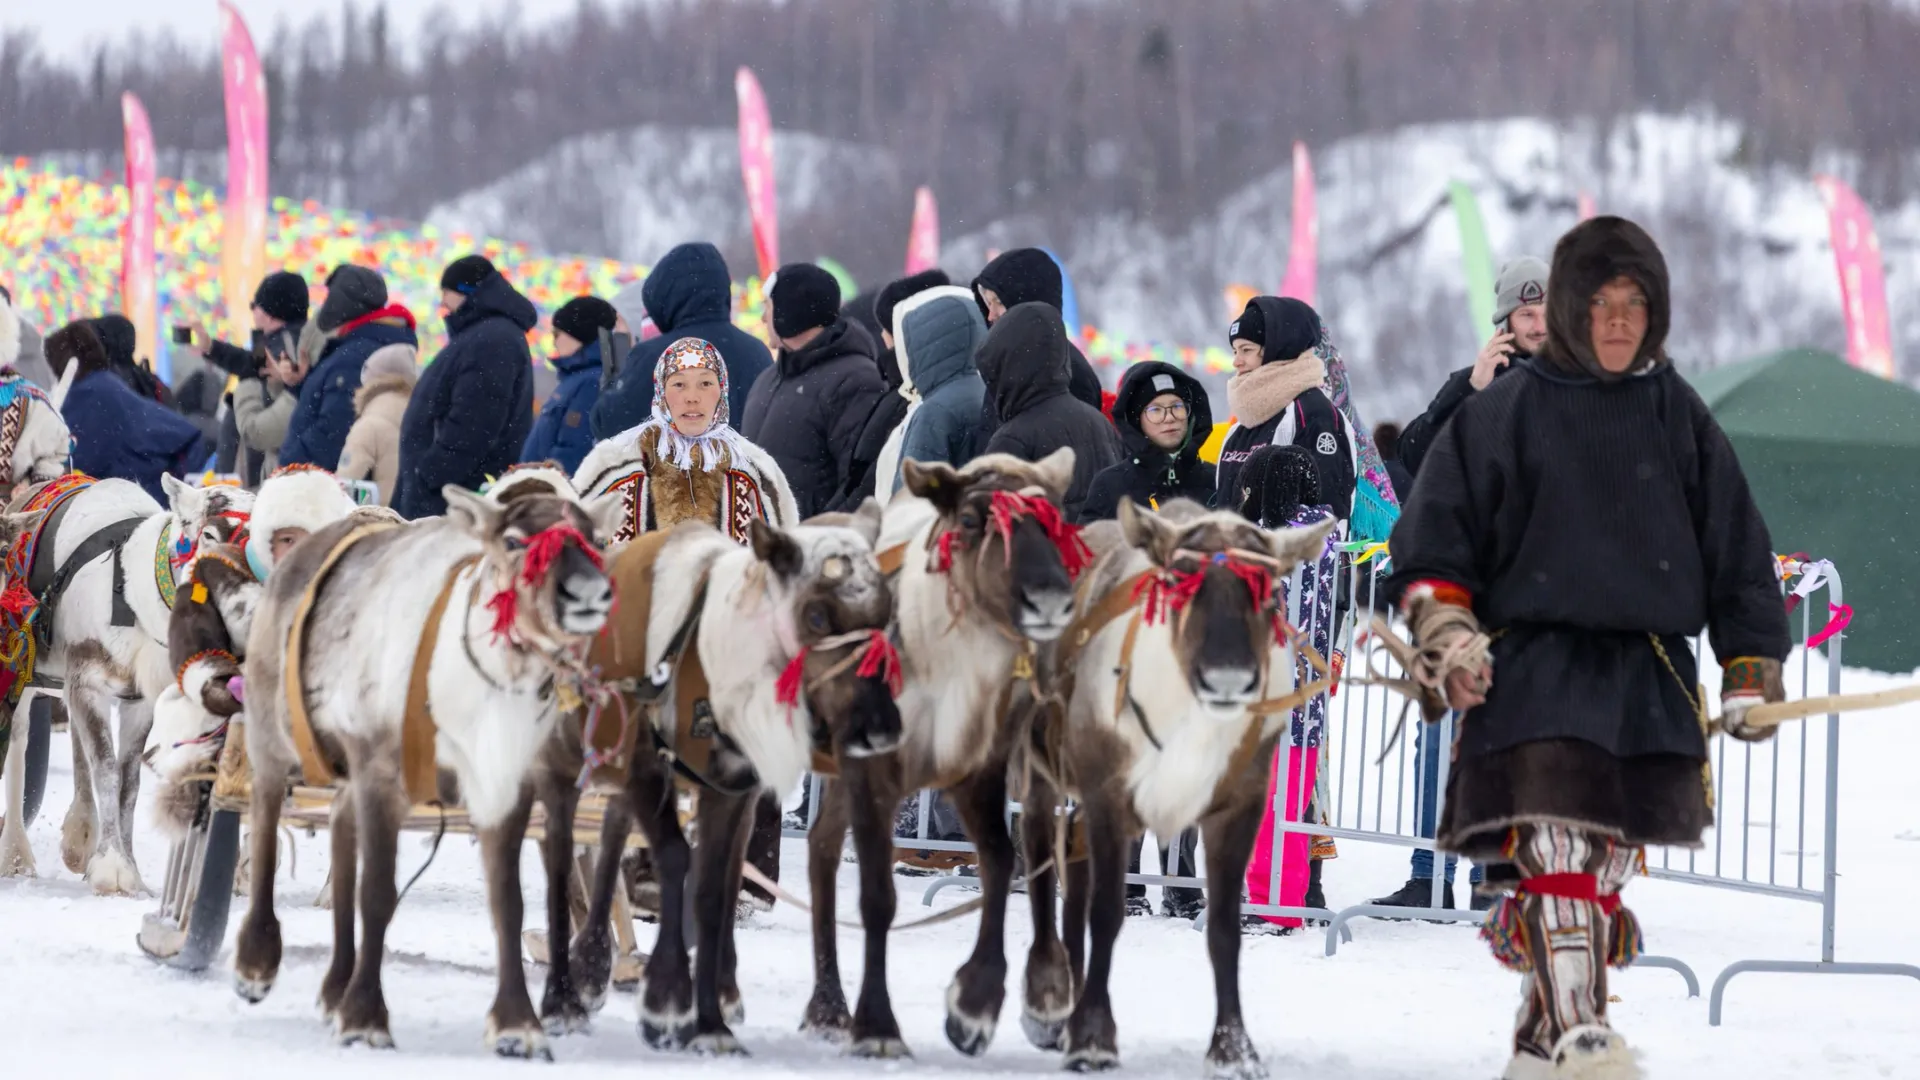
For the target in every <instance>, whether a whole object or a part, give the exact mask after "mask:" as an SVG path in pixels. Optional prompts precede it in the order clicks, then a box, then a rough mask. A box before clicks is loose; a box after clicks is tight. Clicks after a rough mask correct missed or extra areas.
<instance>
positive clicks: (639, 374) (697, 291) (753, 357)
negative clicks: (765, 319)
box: [593, 243, 773, 439]
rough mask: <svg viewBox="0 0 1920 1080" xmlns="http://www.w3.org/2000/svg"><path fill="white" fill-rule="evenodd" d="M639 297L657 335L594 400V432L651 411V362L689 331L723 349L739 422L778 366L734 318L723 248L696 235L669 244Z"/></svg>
mask: <svg viewBox="0 0 1920 1080" xmlns="http://www.w3.org/2000/svg"><path fill="white" fill-rule="evenodd" d="M640 300H641V302H642V303H644V304H645V305H646V306H647V317H648V318H650V319H652V320H653V325H655V326H657V327H659V328H660V336H659V337H657V338H653V339H651V340H649V341H643V342H641V343H640V344H638V345H635V346H634V347H633V351H632V352H629V353H628V354H627V359H626V362H625V363H623V364H621V365H620V375H619V377H618V378H617V379H615V380H614V382H613V385H612V386H609V387H607V389H606V392H605V393H602V394H601V395H600V400H599V402H598V403H597V404H595V405H594V407H593V437H594V438H595V439H605V438H608V437H609V436H613V435H618V434H619V433H621V432H622V431H625V430H627V429H628V428H630V427H632V426H634V425H635V424H638V423H641V422H642V421H644V420H646V419H647V418H648V417H649V416H652V415H653V366H654V364H656V363H658V362H659V360H660V354H661V353H663V352H666V351H667V346H669V345H671V344H673V343H674V342H676V341H679V340H680V339H681V338H689V337H695V338H701V339H704V340H705V341H707V342H709V343H711V344H712V345H713V347H714V348H716V349H718V350H720V359H721V360H723V361H725V362H726V365H727V411H728V419H729V421H730V422H731V423H732V424H733V426H734V427H735V428H738V427H739V426H740V421H741V418H742V417H744V416H745V415H746V412H747V394H748V393H749V392H750V391H752V389H753V380H755V379H757V378H759V377H760V373H761V372H763V371H765V370H767V369H768V368H770V367H772V366H773V356H772V355H771V354H770V353H768V352H767V347H766V346H765V345H763V344H761V343H760V339H759V338H756V337H754V336H753V335H752V334H749V333H747V332H746V331H745V330H742V329H740V328H739V327H737V326H735V325H733V321H732V314H733V279H732V278H730V277H728V276H727V260H726V259H724V258H722V257H721V255H720V249H719V248H717V247H714V246H713V245H712V244H707V243H698V244H681V245H680V246H679V247H676V248H674V249H673V250H672V251H669V252H667V253H666V254H665V255H663V256H661V258H660V261H659V262H658V263H656V264H654V267H653V271H652V272H651V273H649V274H648V275H647V280H646V282H645V283H644V284H643V285H641V287H640Z"/></svg>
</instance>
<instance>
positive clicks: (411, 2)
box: [0, 0, 579, 58]
mask: <svg viewBox="0 0 1920 1080" xmlns="http://www.w3.org/2000/svg"><path fill="white" fill-rule="evenodd" d="M578 3H579V0H459V2H458V3H448V2H447V0H388V2H387V14H388V16H389V17H390V18H392V20H393V21H394V23H395V24H396V25H395V28H396V29H397V30H400V31H402V33H401V34H398V35H396V37H397V38H398V39H399V40H400V41H402V42H404V41H405V39H406V38H407V37H409V36H411V35H412V34H413V33H414V32H416V31H417V30H418V28H419V27H420V25H421V23H422V22H423V21H424V20H425V19H426V17H427V16H428V15H430V14H435V13H436V12H437V13H438V15H439V16H440V17H446V14H447V13H448V12H450V11H451V12H457V13H458V14H457V17H458V18H459V19H461V21H463V22H471V21H473V20H475V19H478V18H484V17H487V16H492V15H496V14H499V13H502V12H507V11H517V12H519V17H520V20H521V21H522V22H524V23H527V24H529V25H534V24H538V23H539V22H541V21H543V20H546V19H549V18H552V17H553V16H554V15H556V14H561V13H565V12H568V11H571V10H573V9H574V7H576V6H577V5H578ZM235 6H236V7H238V8H239V9H240V13H241V14H242V15H244V16H245V17H246V20H247V25H248V27H249V28H251V29H252V31H253V36H254V40H255V41H256V42H258V43H260V45H261V47H262V48H265V47H266V43H267V41H269V40H271V39H272V37H273V32H274V28H275V27H276V26H277V25H278V24H279V23H280V22H281V21H283V20H285V21H287V22H289V23H291V24H293V25H299V24H301V23H304V22H306V21H307V20H308V19H309V18H311V17H312V16H313V15H315V14H319V13H323V12H327V13H331V12H337V11H339V10H340V9H342V8H344V7H346V6H347V2H346V0H236V3H235ZM353 6H354V7H355V8H357V9H358V10H359V11H360V12H361V13H362V14H365V13H367V12H371V11H372V10H373V9H374V7H375V6H376V5H375V3H374V2H373V0H358V2H357V3H355V4H354V5H353ZM218 12H219V4H218V2H217V0H51V2H48V0H0V27H4V28H6V29H8V30H15V29H31V30H33V31H34V32H35V34H36V35H37V36H38V38H39V40H40V44H41V47H42V48H43V49H45V50H46V51H47V52H48V53H50V54H52V55H54V56H56V57H62V58H67V57H72V56H75V55H84V54H85V53H87V52H90V51H91V49H92V47H93V46H94V45H96V44H98V43H100V42H102V41H111V40H115V39H119V38H124V37H126V36H127V35H128V34H129V33H130V32H131V31H133V30H135V29H140V30H145V31H148V32H152V31H156V30H167V31H170V32H172V34H173V35H174V36H175V37H177V38H179V39H181V40H182V41H183V42H187V43H191V42H192V41H194V40H195V39H199V40H202V41H204V42H205V43H206V44H207V47H208V48H214V47H216V45H217V43H218V41H219V36H218V35H219V27H220V20H219V14H218Z"/></svg>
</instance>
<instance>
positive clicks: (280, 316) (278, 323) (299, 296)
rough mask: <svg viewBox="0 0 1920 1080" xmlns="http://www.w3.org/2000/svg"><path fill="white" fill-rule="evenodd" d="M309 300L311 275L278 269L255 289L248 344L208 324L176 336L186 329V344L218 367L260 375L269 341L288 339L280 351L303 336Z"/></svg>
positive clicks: (245, 376) (246, 375)
mask: <svg viewBox="0 0 1920 1080" xmlns="http://www.w3.org/2000/svg"><path fill="white" fill-rule="evenodd" d="M307 304H308V295H307V279H306V278H303V277H301V276H300V275H299V274H296V273H294V272H293V271H291V270H275V271H274V272H273V273H271V274H268V275H267V276H266V277H264V278H261V279H260V284H259V286H258V287H256V288H255V289H254V290H253V306H252V308H251V309H250V312H251V314H252V316H253V330H254V335H253V341H252V342H251V343H250V345H249V347H248V348H244V349H243V348H241V347H240V346H238V345H232V344H229V343H227V342H225V341H220V340H218V339H216V338H214V336H213V332H212V331H211V330H210V329H209V328H207V327H205V326H193V327H176V328H175V335H174V336H175V338H176V340H177V339H178V337H179V331H180V330H183V329H184V330H185V331H186V332H187V336H188V341H187V342H183V344H188V345H190V347H191V348H192V349H193V351H194V352H197V353H199V354H200V355H201V357H202V358H204V359H205V360H207V361H208V362H209V363H211V364H213V365H214V366H215V367H217V368H219V369H220V370H222V371H224V372H226V373H227V374H229V375H235V376H238V377H240V378H242V379H251V378H258V377H259V376H261V375H262V374H264V368H265V367H266V361H267V356H268V354H269V352H270V349H269V344H270V343H271V342H272V341H273V340H274V339H275V338H284V339H285V341H286V345H285V346H284V347H282V348H281V349H280V350H278V351H281V352H286V353H291V352H293V345H292V343H293V342H296V341H299V340H300V331H301V330H302V329H303V328H305V326H306V325H307ZM274 449H276V450H277V449H279V447H277V446H276V447H275V448H274Z"/></svg>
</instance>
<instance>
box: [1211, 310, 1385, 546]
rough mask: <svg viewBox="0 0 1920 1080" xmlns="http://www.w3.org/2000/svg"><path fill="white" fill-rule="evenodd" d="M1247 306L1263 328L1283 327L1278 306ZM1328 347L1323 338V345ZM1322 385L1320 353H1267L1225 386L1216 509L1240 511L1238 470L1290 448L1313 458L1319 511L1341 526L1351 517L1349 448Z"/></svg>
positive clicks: (1323, 370)
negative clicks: (1228, 422) (1229, 414)
mask: <svg viewBox="0 0 1920 1080" xmlns="http://www.w3.org/2000/svg"><path fill="white" fill-rule="evenodd" d="M1251 302H1252V303H1254V304H1257V305H1260V309H1261V312H1262V314H1264V315H1265V316H1266V319H1267V325H1269V326H1277V325H1280V323H1281V322H1282V321H1283V320H1284V318H1285V316H1283V315H1282V314H1281V313H1280V311H1279V309H1278V308H1277V305H1278V304H1279V303H1280V300H1279V298H1277V297H1271V296H1258V297H1255V298H1254V299H1253V300H1252V301H1251ZM1325 340H1326V337H1325V335H1324V334H1323V335H1322V336H1321V341H1322V342H1323V343H1324V342H1325ZM1301 365H1305V366H1301ZM1326 378H1327V371H1326V361H1325V359H1324V358H1323V357H1322V356H1321V355H1320V348H1319V347H1318V346H1316V347H1315V348H1313V349H1309V350H1307V351H1306V352H1304V353H1302V354H1301V355H1300V356H1298V357H1292V356H1278V355H1275V353H1274V351H1273V346H1272V345H1268V346H1267V347H1266V352H1265V354H1264V355H1263V357H1262V359H1261V366H1260V367H1258V368H1255V369H1254V370H1253V371H1250V372H1248V373H1247V374H1245V375H1235V376H1234V377H1233V378H1231V379H1228V380H1227V400H1228V401H1229V402H1231V403H1232V405H1233V411H1234V416H1235V420H1234V426H1233V428H1232V429H1231V430H1229V431H1228V432H1227V438H1226V441H1225V442H1223V443H1221V445H1220V466H1219V469H1218V470H1217V472H1218V480H1219V493H1218V495H1217V496H1216V503H1217V505H1219V506H1223V507H1226V506H1238V505H1240V498H1241V490H1240V489H1241V485H1240V483H1239V477H1240V469H1241V466H1243V465H1245V464H1246V462H1247V459H1248V458H1249V457H1251V456H1252V455H1253V452H1254V451H1255V450H1256V449H1258V448H1260V447H1262V446H1268V445H1277V446H1285V445H1289V444H1291V445H1293V446H1298V447H1300V448H1302V449H1304V450H1306V451H1307V452H1308V453H1310V454H1312V455H1313V461H1314V464H1315V466H1316V471H1317V472H1318V474H1319V489H1320V501H1321V503H1322V504H1323V505H1326V506H1331V507H1332V508H1333V513H1334V516H1335V517H1339V518H1346V517H1347V516H1348V515H1349V514H1351V513H1352V512H1353V489H1354V485H1355V483H1356V482H1357V475H1356V469H1355V456H1354V452H1353V441H1352V437H1351V435H1350V434H1349V432H1348V429H1347V422H1346V418H1345V417H1343V416H1342V415H1341V414H1340V410H1339V409H1337V408H1335V407H1334V404H1333V399H1332V398H1331V397H1329V396H1328V395H1327V392H1326V389H1325V383H1326Z"/></svg>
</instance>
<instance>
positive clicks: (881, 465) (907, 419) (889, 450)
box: [873, 395, 921, 506]
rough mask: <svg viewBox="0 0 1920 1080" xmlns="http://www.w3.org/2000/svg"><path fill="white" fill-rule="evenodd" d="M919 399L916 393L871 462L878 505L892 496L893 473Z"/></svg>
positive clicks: (898, 466)
mask: <svg viewBox="0 0 1920 1080" xmlns="http://www.w3.org/2000/svg"><path fill="white" fill-rule="evenodd" d="M920 405H921V401H920V398H919V396H918V395H916V396H915V397H914V398H913V401H912V403H911V404H909V405H908V406H907V415H905V416H903V417H901V418H900V422H899V423H898V424H895V425H894V428H893V430H892V431H890V432H888V433H887V441H886V442H883V443H881V444H880V456H879V457H878V458H876V459H875V460H874V463H873V497H874V498H876V499H879V500H880V505H881V506H885V505H887V501H888V500H889V499H891V498H893V475H894V474H895V473H897V472H899V471H900V454H901V452H902V451H903V450H905V449H906V445H907V425H908V424H911V423H913V416H914V414H915V413H917V412H919V411H920Z"/></svg>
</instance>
